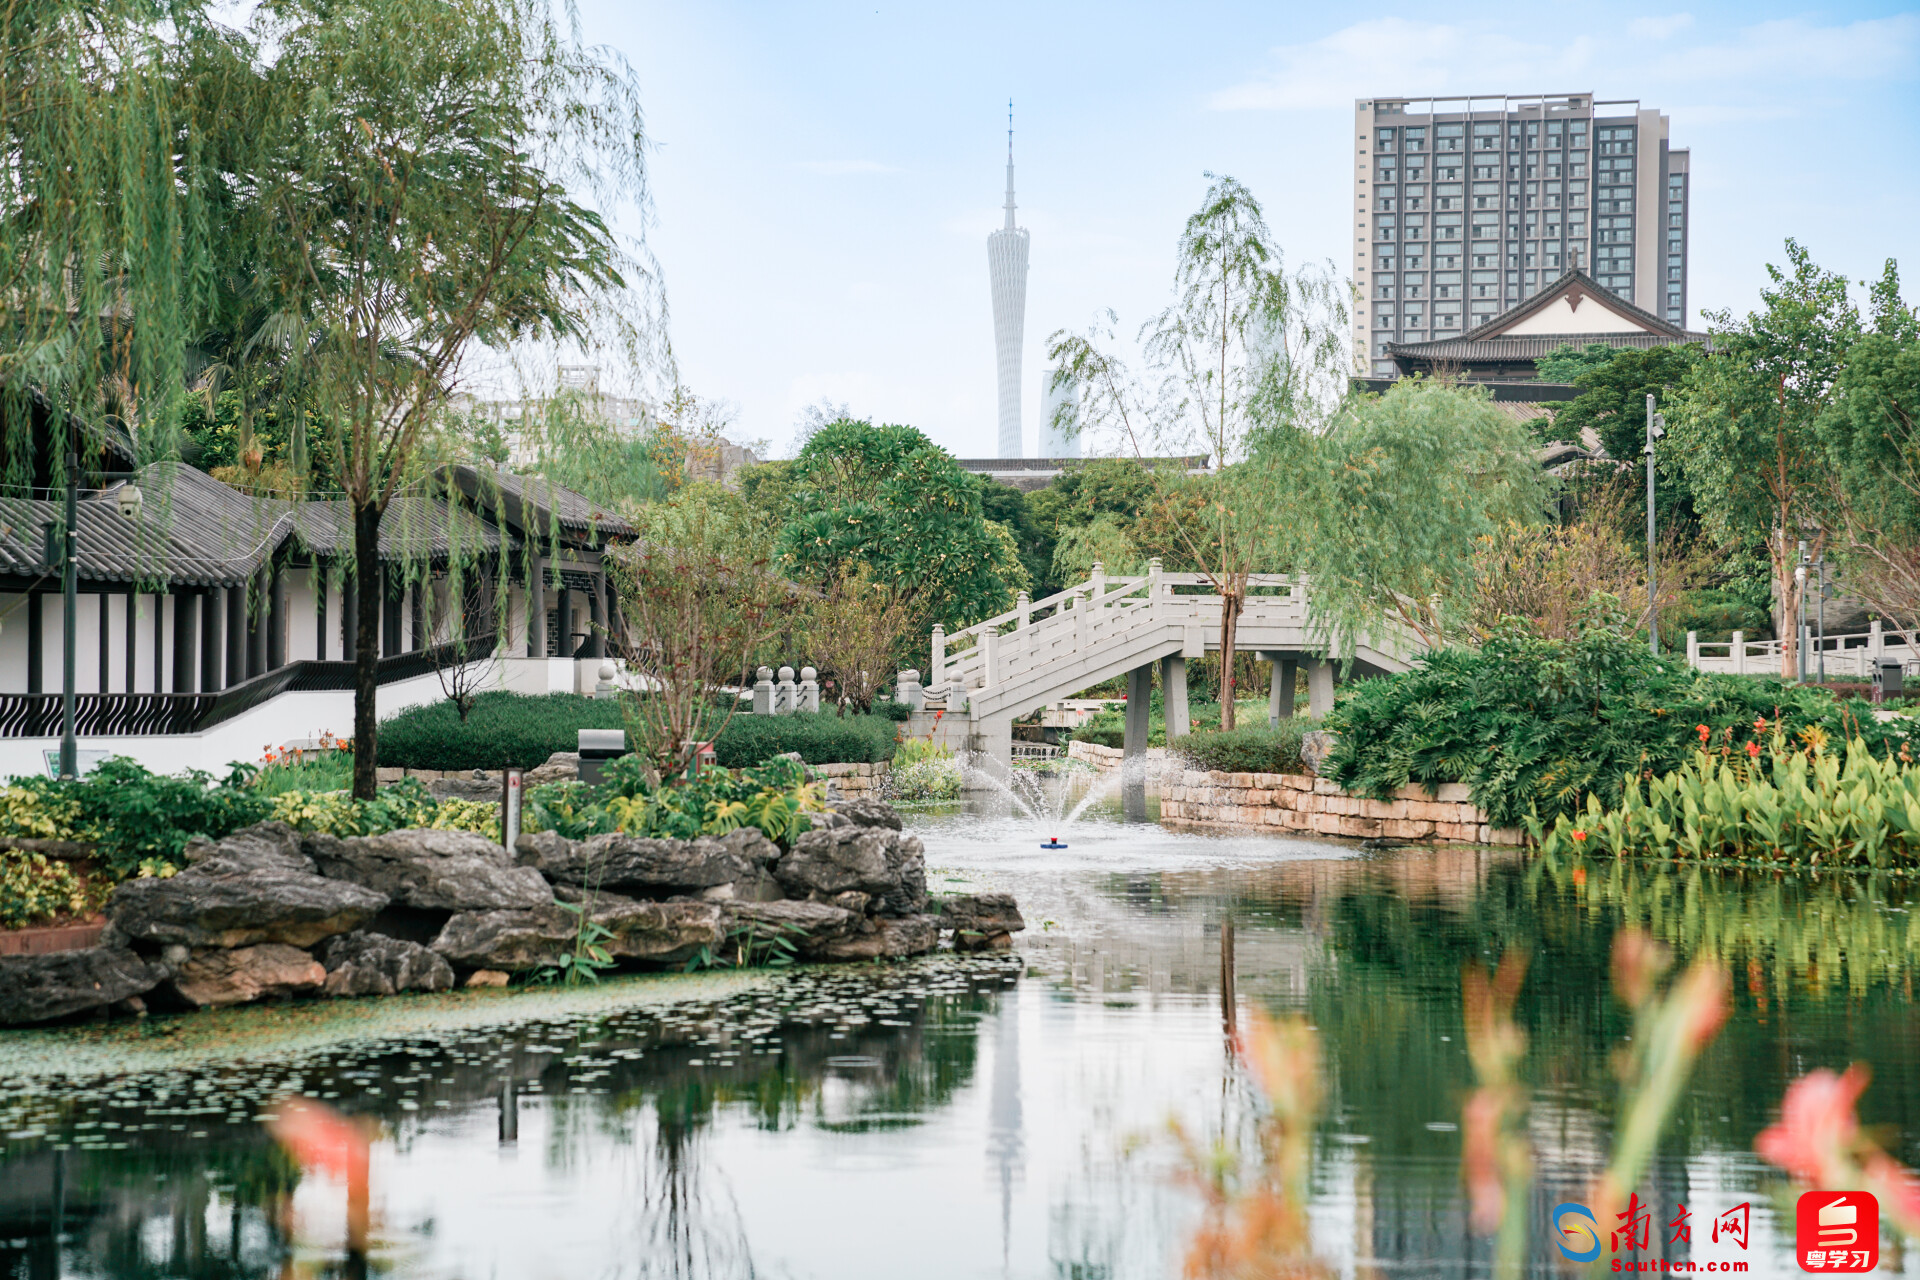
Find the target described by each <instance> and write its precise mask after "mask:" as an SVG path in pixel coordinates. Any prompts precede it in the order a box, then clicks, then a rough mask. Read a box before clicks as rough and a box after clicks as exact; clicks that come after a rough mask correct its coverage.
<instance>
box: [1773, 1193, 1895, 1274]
mask: <svg viewBox="0 0 1920 1280" xmlns="http://www.w3.org/2000/svg"><path fill="white" fill-rule="evenodd" d="M1793 1217H1794V1223H1793V1225H1794V1231H1793V1256H1794V1261H1796V1262H1798V1263H1799V1264H1800V1269H1801V1270H1802V1271H1831V1272H1838V1273H1840V1274H1846V1273H1848V1272H1855V1273H1858V1272H1863V1271H1872V1270H1874V1269H1875V1268H1877V1267H1878V1266H1879V1265H1880V1202H1879V1201H1878V1200H1876V1199H1874V1197H1873V1193H1872V1192H1870V1191H1809V1192H1807V1193H1806V1194H1805V1195H1803V1196H1801V1197H1800V1202H1799V1204H1798V1205H1797V1206H1796V1208H1795V1210H1794V1215H1793Z"/></svg>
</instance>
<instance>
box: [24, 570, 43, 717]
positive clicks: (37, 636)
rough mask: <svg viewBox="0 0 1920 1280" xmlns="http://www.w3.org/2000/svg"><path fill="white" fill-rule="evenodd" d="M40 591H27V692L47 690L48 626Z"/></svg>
mask: <svg viewBox="0 0 1920 1280" xmlns="http://www.w3.org/2000/svg"><path fill="white" fill-rule="evenodd" d="M42 599H43V597H42V596H41V594H40V593H39V592H38V591H29V592H27V692H28V693H45V692H46V691H47V628H46V620H45V618H44V617H43V616H42V615H43V607H42V605H41V603H40V601H41V600H42Z"/></svg>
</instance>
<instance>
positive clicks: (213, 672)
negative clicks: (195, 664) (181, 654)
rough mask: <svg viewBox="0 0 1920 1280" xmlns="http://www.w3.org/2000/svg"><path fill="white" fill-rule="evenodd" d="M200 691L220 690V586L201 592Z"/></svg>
mask: <svg viewBox="0 0 1920 1280" xmlns="http://www.w3.org/2000/svg"><path fill="white" fill-rule="evenodd" d="M200 692H202V693H218V692H220V588H218V587H208V588H207V589H206V590H205V591H202V592H201V593H200Z"/></svg>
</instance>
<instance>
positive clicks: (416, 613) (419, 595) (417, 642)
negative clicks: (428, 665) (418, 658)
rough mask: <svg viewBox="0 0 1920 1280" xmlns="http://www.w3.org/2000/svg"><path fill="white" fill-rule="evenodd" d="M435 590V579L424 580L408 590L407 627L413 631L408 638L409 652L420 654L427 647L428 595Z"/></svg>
mask: <svg viewBox="0 0 1920 1280" xmlns="http://www.w3.org/2000/svg"><path fill="white" fill-rule="evenodd" d="M432 590H433V579H431V578H423V579H421V580H420V581H419V582H416V583H414V584H413V585H412V586H411V587H409V588H408V589H407V625H408V626H409V627H411V628H412V629H413V634H412V635H411V636H409V637H408V643H407V652H409V653H418V652H420V651H421V650H422V649H424V648H426V647H427V643H426V641H427V602H426V596H427V593H428V592H430V591H432Z"/></svg>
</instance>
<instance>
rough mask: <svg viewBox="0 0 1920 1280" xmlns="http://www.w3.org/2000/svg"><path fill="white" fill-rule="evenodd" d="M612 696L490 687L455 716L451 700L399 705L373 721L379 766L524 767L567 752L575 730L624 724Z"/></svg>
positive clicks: (575, 745) (575, 740) (576, 741)
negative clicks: (464, 712) (390, 713)
mask: <svg viewBox="0 0 1920 1280" xmlns="http://www.w3.org/2000/svg"><path fill="white" fill-rule="evenodd" d="M625 727H626V720H625V719H624V717H623V716H622V713H621V710H620V702H619V700H618V699H599V698H584V697H581V696H579V695H578V694H572V693H553V694H546V695H528V694H523V693H508V692H506V691H504V690H494V691H492V692H490V693H483V694H481V695H480V696H479V697H477V698H475V699H474V701H473V710H472V711H471V712H469V713H468V715H467V718H466V719H465V720H464V721H463V720H461V718H460V712H459V709H458V708H456V707H455V706H454V705H453V703H451V702H435V703H431V704H429V705H427V706H423V707H413V708H410V709H408V710H406V711H402V712H401V713H400V714H399V715H397V716H394V717H393V718H392V719H391V720H387V721H384V722H382V724H381V725H380V746H379V755H380V763H381V765H383V766H385V767H387V768H405V769H444V770H464V769H509V768H519V769H532V768H534V767H536V766H538V765H541V764H545V763H546V760H547V757H548V756H551V755H552V754H553V753H554V752H556V751H575V750H578V749H579V745H580V730H582V729H624V728H625Z"/></svg>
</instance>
